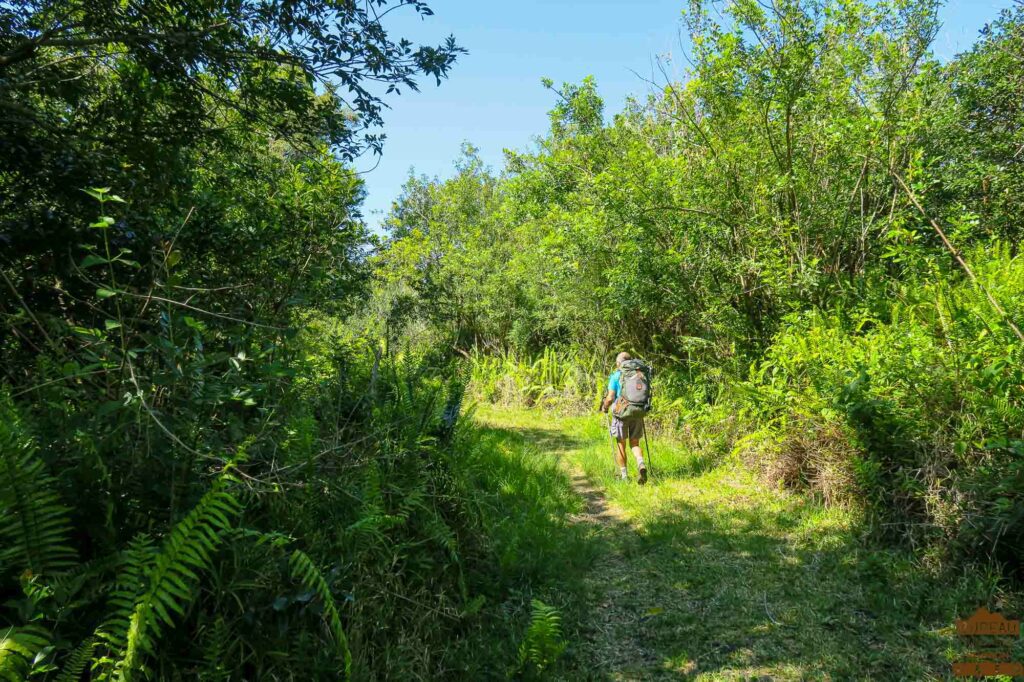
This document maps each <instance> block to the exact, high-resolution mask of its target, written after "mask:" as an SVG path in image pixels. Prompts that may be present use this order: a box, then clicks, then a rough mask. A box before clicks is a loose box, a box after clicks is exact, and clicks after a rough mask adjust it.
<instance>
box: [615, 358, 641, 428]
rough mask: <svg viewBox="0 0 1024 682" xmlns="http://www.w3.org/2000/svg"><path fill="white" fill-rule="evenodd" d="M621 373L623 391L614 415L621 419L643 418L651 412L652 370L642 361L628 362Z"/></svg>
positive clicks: (620, 381)
mask: <svg viewBox="0 0 1024 682" xmlns="http://www.w3.org/2000/svg"><path fill="white" fill-rule="evenodd" d="M619 371H620V372H621V374H620V375H619V386H621V390H620V391H619V399H618V400H616V401H615V406H614V407H613V408H612V413H613V414H614V415H615V416H616V417H618V418H619V419H629V418H630V417H643V416H644V415H646V414H647V413H648V412H650V411H651V368H650V367H648V366H647V365H646V364H645V363H644V362H643V361H642V360H626V361H625V362H624V363H622V366H621V367H619Z"/></svg>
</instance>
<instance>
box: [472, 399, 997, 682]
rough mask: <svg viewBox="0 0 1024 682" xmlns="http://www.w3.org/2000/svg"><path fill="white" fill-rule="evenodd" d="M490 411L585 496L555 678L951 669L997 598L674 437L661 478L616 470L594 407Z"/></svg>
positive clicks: (923, 674)
mask: <svg viewBox="0 0 1024 682" xmlns="http://www.w3.org/2000/svg"><path fill="white" fill-rule="evenodd" d="M478 419H480V420H481V421H483V422H484V423H486V424H487V425H488V426H491V427H492V428H495V429H499V430H501V431H502V432H505V433H509V434H515V437H516V440H517V442H522V441H525V442H526V443H528V444H529V445H530V446H531V450H530V451H531V453H533V454H532V456H538V457H545V458H548V457H550V458H555V459H556V460H557V461H558V464H559V469H560V470H561V471H562V472H563V473H564V475H565V477H566V481H567V483H570V484H571V486H572V489H573V490H574V491H575V492H576V494H577V495H579V497H580V498H581V499H582V500H583V502H584V504H583V505H581V506H582V509H581V511H580V512H579V513H577V514H576V515H575V516H573V517H572V518H571V521H572V522H573V523H574V524H577V525H578V526H579V527H582V528H584V529H585V530H586V532H587V536H588V537H589V540H588V542H590V543H591V544H590V546H591V547H592V548H593V550H594V551H593V555H594V558H593V561H592V562H591V563H590V565H589V566H588V567H587V570H586V572H585V575H582V576H581V577H580V579H579V580H580V581H581V582H582V583H583V585H582V587H583V589H582V590H581V594H583V595H586V596H585V598H584V601H585V602H586V603H585V604H581V605H579V607H580V608H578V609H577V611H578V618H577V620H578V622H577V623H576V627H575V629H574V632H573V633H572V638H573V641H572V642H571V644H570V649H569V653H568V654H567V659H568V660H567V662H565V663H564V667H565V668H566V670H564V672H560V673H559V675H556V676H555V677H553V678H552V679H574V680H701V681H708V680H759V681H766V680H805V679H818V680H847V679H852V680H911V679H913V680H940V679H950V665H949V663H950V657H951V656H952V655H954V654H953V651H954V648H955V646H956V643H955V638H954V637H952V630H953V628H952V622H953V619H954V618H955V617H956V616H957V614H958V612H959V613H962V612H964V611H967V610H970V611H973V608H974V607H975V606H976V605H977V603H976V602H975V601H974V600H975V599H984V597H982V596H974V595H972V594H971V593H970V591H969V590H968V589H967V588H965V587H964V585H953V584H950V583H947V582H942V581H941V580H939V579H936V578H932V577H929V576H928V575H927V574H926V573H925V572H924V571H922V570H921V567H920V565H919V564H918V563H917V562H916V560H915V558H914V557H913V556H912V555H910V554H908V553H904V552H900V551H897V550H894V549H886V548H877V547H872V546H869V545H867V544H865V542H864V541H863V539H862V538H863V533H862V531H861V529H860V527H859V526H858V524H857V521H856V518H855V517H854V516H852V515H851V514H849V513H847V512H843V511H842V510H827V509H822V508H821V507H819V506H816V505H815V504H814V503H812V502H810V501H808V500H807V499H805V498H804V497H802V496H799V495H792V494H786V493H783V492H780V491H774V490H768V489H765V488H764V487H763V486H761V485H760V484H759V483H758V482H757V481H756V480H754V479H753V478H752V477H751V476H750V474H749V473H747V472H746V471H744V470H743V469H742V468H739V467H736V466H732V465H720V464H718V463H717V462H715V461H711V460H710V459H709V458H708V456H707V455H706V454H702V453H692V452H686V451H685V450H681V449H679V448H678V447H673V446H672V445H671V444H670V443H658V444H655V455H656V460H655V466H656V470H658V471H660V472H661V474H660V476H659V477H658V479H656V480H655V481H654V482H653V484H652V485H648V486H646V487H644V488H641V487H639V486H637V485H636V484H635V483H634V484H621V483H618V482H616V481H615V478H614V475H615V471H614V467H613V466H612V464H611V461H610V460H611V451H610V446H609V443H608V441H607V434H606V432H604V431H603V430H601V429H599V428H598V423H597V420H596V419H595V418H593V417H591V418H589V419H588V418H579V419H558V418H554V417H551V416H549V415H544V414H543V413H539V412H528V411H498V410H490V411H487V412H485V413H484V414H483V415H481V416H479V417H478Z"/></svg>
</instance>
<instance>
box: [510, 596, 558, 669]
mask: <svg viewBox="0 0 1024 682" xmlns="http://www.w3.org/2000/svg"><path fill="white" fill-rule="evenodd" d="M531 604H532V606H533V614H532V617H531V618H530V627H529V628H527V630H526V637H525V638H524V639H523V643H522V644H521V645H520V646H519V667H520V669H522V668H523V667H524V666H526V665H527V664H528V663H530V664H533V665H534V666H536V667H537V669H538V670H541V671H542V670H544V669H545V668H547V667H549V666H550V665H552V664H553V663H554V662H555V661H557V660H558V658H559V657H560V656H561V655H562V652H563V651H565V647H566V645H567V643H566V642H564V641H563V640H562V618H561V616H560V615H559V614H558V609H556V608H555V607H553V606H548V605H547V604H545V603H544V602H542V601H540V600H539V599H534V600H533V601H532V602H531Z"/></svg>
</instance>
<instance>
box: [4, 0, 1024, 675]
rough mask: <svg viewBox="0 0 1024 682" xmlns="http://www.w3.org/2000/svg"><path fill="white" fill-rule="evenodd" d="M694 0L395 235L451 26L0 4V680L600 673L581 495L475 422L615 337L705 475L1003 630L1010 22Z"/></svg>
mask: <svg viewBox="0 0 1024 682" xmlns="http://www.w3.org/2000/svg"><path fill="white" fill-rule="evenodd" d="M681 9H682V10H683V22H684V23H683V25H684V28H685V31H686V33H687V35H688V37H689V44H690V45H691V49H690V51H689V55H688V60H689V61H688V62H687V63H686V64H685V65H683V64H675V63H671V62H664V61H663V62H660V64H661V69H660V73H659V75H658V77H656V78H653V79H652V80H651V82H649V83H642V82H640V81H638V88H637V89H638V91H644V90H646V91H647V93H648V94H647V95H646V96H643V97H637V98H635V99H632V100H630V102H629V103H628V105H627V107H626V108H625V110H624V111H622V112H621V113H618V114H616V115H615V116H612V117H610V118H609V117H607V116H606V115H605V112H604V103H603V101H602V99H601V97H600V94H599V90H598V84H597V83H596V82H594V80H593V79H586V80H584V81H583V82H581V83H565V84H562V85H556V84H555V83H553V82H551V81H545V82H544V83H543V85H544V86H545V87H547V88H548V89H549V90H550V91H551V94H552V109H551V112H550V129H549V130H548V131H547V132H546V133H545V134H544V135H543V136H542V137H539V138H538V139H537V142H536V145H535V146H534V147H533V148H531V149H527V150H509V151H507V152H506V159H505V164H504V167H503V168H501V169H499V170H497V171H495V170H493V169H490V168H487V167H485V165H484V164H483V163H482V161H481V160H480V159H479V157H478V156H477V154H476V153H475V151H474V149H473V147H472V146H471V145H469V144H467V146H466V147H465V149H464V154H463V156H462V157H461V158H460V159H458V160H457V162H456V165H455V172H454V173H453V175H452V176H451V177H449V178H427V177H419V176H413V177H410V178H409V180H408V182H407V184H406V185H405V187H404V190H403V192H402V194H401V196H400V197H397V198H396V200H395V202H394V204H393V208H392V210H391V212H390V214H389V215H388V216H387V219H386V222H385V225H384V229H383V231H382V232H381V233H374V232H373V231H372V230H370V229H369V228H368V226H367V225H366V222H365V221H364V219H363V216H362V215H361V212H360V206H361V202H362V200H363V198H364V192H365V190H364V188H363V183H362V180H361V179H360V176H359V175H358V174H357V172H356V171H355V167H354V165H353V162H354V161H355V160H356V159H358V158H360V157H361V156H363V155H366V154H370V155H372V154H375V153H381V152H382V151H383V150H384V149H385V147H384V134H383V132H382V131H386V122H385V116H384V109H385V107H386V102H387V98H388V97H394V96H396V95H398V94H402V93H404V94H403V96H406V95H410V94H411V92H412V91H414V90H415V89H416V88H417V87H418V83H420V82H421V81H424V82H429V83H431V84H432V85H433V84H441V81H442V80H444V79H445V78H447V77H449V75H451V76H452V77H457V68H456V65H457V62H458V60H461V59H468V58H471V55H470V56H467V55H465V51H464V50H463V49H462V48H461V47H460V46H459V44H458V43H457V42H456V39H455V38H449V39H447V40H446V41H444V42H443V43H441V44H440V45H436V46H430V45H415V44H412V43H411V42H409V41H407V40H404V39H401V38H396V37H394V36H392V35H390V34H389V33H388V32H387V31H386V30H385V25H386V21H385V19H384V17H385V15H386V14H387V12H389V11H392V10H399V11H406V12H418V13H421V14H423V15H425V16H428V15H430V13H431V10H430V8H429V7H428V6H427V4H426V3H424V2H421V1H419V0H395V1H393V2H387V1H386V0H370V1H369V2H365V3H353V2H347V1H333V0H331V1H324V0H299V1H297V2H289V3H279V2H244V1H239V0H219V1H216V2H195V1H193V0H183V1H182V2H179V3H175V4H172V5H164V4H159V3H135V2H128V3H121V2H103V1H101V2H83V1H81V0H66V1H64V2H59V3H52V2H44V1H43V0H21V1H19V2H13V3H2V4H0V279H2V281H0V292H2V293H0V678H3V679H9V680H22V679H39V680H57V679H60V680H80V679H89V680H108V679H124V680H132V679H158V680H178V679H203V680H241V679H283V680H292V679H294V680H309V679H474V680H478V679H505V678H508V677H516V676H519V677H537V676H540V677H543V676H544V675H545V674H546V673H545V670H548V671H550V670H551V669H553V668H552V666H556V665H557V661H558V660H559V659H560V658H562V657H567V662H566V663H564V664H563V665H565V666H567V667H564V668H562V669H561V670H562V672H561V673H559V674H564V675H566V676H571V675H570V672H572V671H575V673H573V674H580V675H583V674H585V670H586V669H585V667H584V665H583V663H582V661H584V659H583V658H582V657H581V655H580V654H579V652H578V651H577V650H576V649H574V645H573V643H572V637H573V636H574V634H575V633H577V632H578V628H579V625H578V621H579V619H580V618H581V616H580V612H581V610H583V609H584V606H585V603H586V600H587V599H588V598H589V597H588V594H587V592H586V590H585V589H584V588H582V587H580V585H578V584H576V583H575V582H574V580H575V579H576V577H578V576H579V575H580V574H581V573H582V572H584V571H585V570H586V566H587V564H588V562H590V561H591V560H592V559H593V553H594V552H595V551H597V550H596V549H595V548H596V547H597V545H594V544H593V543H588V541H587V537H586V534H585V533H584V532H582V531H580V530H578V529H576V528H575V527H574V526H573V523H572V518H573V515H574V514H578V513H579V511H580V502H579V499H578V496H577V495H576V494H575V493H574V492H573V490H572V488H571V486H570V485H569V484H568V482H567V481H566V480H563V478H562V477H561V474H560V473H559V471H558V469H557V467H554V466H552V465H551V464H550V463H549V462H545V461H541V459H540V458H539V457H537V456H536V455H537V453H536V452H533V451H531V450H530V449H529V448H526V447H524V446H522V443H520V442H519V441H515V440H513V441H509V440H508V439H507V438H506V437H504V436H502V435H501V434H500V433H499V432H498V431H496V430H495V428H490V427H487V426H486V425H483V426H481V424H480V423H479V420H475V419H474V416H473V409H474V408H473V407H472V403H473V402H480V403H493V404H494V405H497V406H502V407H509V408H515V409H517V410H521V409H522V408H531V410H533V411H541V410H548V411H551V412H552V413H555V412H558V413H562V414H570V415H578V414H582V413H586V412H589V411H592V410H594V409H595V408H596V406H597V401H598V397H599V393H600V392H601V389H602V388H603V381H604V380H605V378H606V376H607V371H608V369H609V367H610V364H611V362H612V360H613V358H614V356H615V354H616V353H617V352H618V351H620V350H628V351H630V352H631V353H634V354H636V355H638V356H641V357H644V358H645V359H647V360H648V361H650V362H651V363H652V364H653V366H654V369H655V385H656V391H657V393H656V396H657V398H656V403H655V411H654V413H653V414H652V415H651V418H650V422H651V425H652V430H655V431H656V432H657V434H658V436H659V438H662V439H664V440H665V441H666V442H669V441H672V442H674V443H676V445H677V446H678V447H679V448H683V449H685V451H686V453H688V454H686V455H685V457H684V456H682V455H680V456H679V457H680V459H679V461H680V462H683V461H686V462H690V461H691V459H690V458H695V459H693V461H697V460H699V461H700V462H701V463H702V464H701V467H704V466H705V465H706V466H710V467H714V466H734V467H738V468H739V469H740V470H743V471H746V472H747V473H749V475H750V476H752V477H753V478H754V479H756V480H757V481H759V482H760V483H759V484H763V485H765V486H766V487H767V489H773V490H782V491H785V492H786V494H793V495H796V496H799V499H807V500H809V501H811V502H812V503H813V504H815V505H820V506H821V508H822V509H826V510H827V509H834V510H840V511H841V512H842V513H843V514H846V515H848V517H844V518H850V519H855V520H856V529H857V532H856V533H854V535H855V536H856V537H855V540H856V542H857V543H864V546H871V547H883V548H896V549H898V550H899V551H901V552H906V553H908V554H907V555H906V556H910V557H912V559H908V560H907V562H909V563H905V564H901V566H902V565H907V566H911V567H912V571H913V572H914V574H915V575H920V576H927V577H928V579H929V580H934V581H937V582H938V583H941V581H943V580H946V579H947V578H949V577H950V576H963V575H966V574H968V573H971V572H974V574H977V575H982V576H984V582H985V587H984V590H985V591H986V592H987V594H986V596H988V597H990V598H992V599H994V600H997V601H998V600H1002V601H1001V602H1000V603H1006V604H1013V603H1016V604H1018V605H1019V604H1020V603H1021V601H1020V599H1019V595H1020V593H1021V592H1020V580H1021V579H1022V578H1024V576H1022V575H1021V574H1020V567H1021V565H1022V562H1021V552H1022V547H1024V335H1022V332H1021V328H1020V327H1021V325H1024V261H1022V260H1021V256H1020V252H1019V249H1020V242H1021V237H1022V231H1024V203H1022V202H1021V201H1020V197H1021V196H1022V193H1024V5H1021V4H1020V3H1018V4H1017V5H1016V6H1015V7H1014V8H1012V9H1009V10H1006V11H1004V12H1003V13H1002V14H1001V15H1000V16H999V17H998V18H997V19H996V20H994V21H993V22H992V23H991V24H990V25H988V26H987V27H986V28H985V30H984V31H983V32H982V34H981V35H980V36H979V38H978V40H977V42H976V44H975V45H974V46H973V47H972V48H971V49H969V50H967V51H966V52H964V53H963V54H960V55H958V56H957V57H956V58H954V59H952V60H950V61H948V62H941V61H939V60H937V59H936V57H935V56H934V55H933V53H932V52H931V45H932V41H933V39H934V37H935V34H936V31H937V29H938V23H937V21H938V20H937V9H938V2H937V1H936V0H878V1H877V2H858V1H855V0H777V1H776V2H772V3H763V2H758V1H757V0H734V1H733V2H731V3H728V4H727V5H723V4H722V3H713V2H702V1H700V0H694V1H693V2H690V3H686V7H684V8H681ZM442 87H443V85H442ZM468 135H469V136H470V137H471V134H470V133H468ZM494 409H496V408H493V407H491V406H489V405H488V406H486V410H494ZM514 414H518V413H514ZM580 429H581V430H580V432H581V433H584V432H585V433H587V434H589V431H586V429H585V428H583V427H580ZM588 437H589V436H588ZM588 456H589V455H588ZM594 461H596V459H593V458H591V459H587V460H585V462H584V466H583V468H584V470H585V471H586V472H587V473H588V474H590V475H591V476H592V477H596V476H597V475H598V474H597V473H596V472H597V469H596V468H594V465H593V462H594ZM680 466H682V465H680ZM687 466H689V465H687ZM609 467H610V463H609ZM679 471H682V469H679ZM679 475H683V474H682V473H680V474H679ZM709 480H711V481H715V480H718V479H714V478H712V479H709ZM773 494H774V493H773ZM766 499H767V498H766ZM631 500H632V498H629V499H626V500H625V502H624V504H633V502H631ZM765 504H766V505H767V506H768V507H770V508H771V509H772V510H778V509H781V508H782V507H783V506H785V504H788V503H782V502H778V501H777V500H776V498H774V497H772V498H771V500H770V501H769V502H766V503H765ZM773 513H774V512H773ZM837 513H838V512H837ZM668 530H669V529H668V528H667V527H664V528H662V533H663V534H666V533H668ZM829 537H831V536H829ZM886 551H888V550H886ZM894 551H896V550H894ZM901 556H903V555H901ZM900 561H902V559H901V560H900ZM878 570H879V571H881V569H878ZM922 584H923V583H922ZM930 584H934V583H930ZM949 584H953V582H950V583H949ZM923 593H924V591H923V590H922V591H921V592H919V593H915V594H917V595H918V597H921V594H923ZM971 595H972V596H971V598H974V596H976V595H977V590H974V591H973V592H971ZM950 599H951V600H953V601H955V595H954V596H953V597H950ZM965 599H966V597H965ZM918 600H919V601H920V599H918ZM1014 600H1016V601H1014ZM553 603H557V605H558V606H557V607H556V606H552V605H551V604H553ZM997 605H998V604H997ZM975 606H977V604H976V603H973V602H972V603H967V602H966V601H965V603H963V604H952V605H951V606H950V607H949V608H952V609H963V610H964V612H966V611H968V610H973V607H975ZM922 608H923V607H922ZM943 608H945V607H943ZM560 609H561V611H560ZM765 610H767V606H766V607H765ZM563 612H564V613H563ZM945 613H946V612H945V611H943V612H942V613H940V614H939V616H943V617H944V615H945ZM921 665H922V666H924V667H923V668H922V670H924V669H929V670H930V669H931V668H928V666H929V665H932V663H931V662H924V663H921ZM574 666H575V667H574ZM581 670H582V671H584V672H580V671H581ZM567 671H569V672H567ZM591 672H592V671H591ZM580 679H587V678H585V677H580Z"/></svg>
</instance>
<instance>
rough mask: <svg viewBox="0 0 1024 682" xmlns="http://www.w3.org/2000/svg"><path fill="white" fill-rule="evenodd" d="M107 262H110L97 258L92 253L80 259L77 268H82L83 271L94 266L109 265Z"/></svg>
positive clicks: (100, 257)
mask: <svg viewBox="0 0 1024 682" xmlns="http://www.w3.org/2000/svg"><path fill="white" fill-rule="evenodd" d="M109 262H110V261H108V260H107V259H106V258H104V257H103V256H97V255H96V254H94V253H90V254H89V255H88V256H86V257H85V258H83V259H82V262H81V264H80V265H79V266H78V267H80V268H83V269H84V268H91V267H92V266H94V265H103V264H105V263H109Z"/></svg>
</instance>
